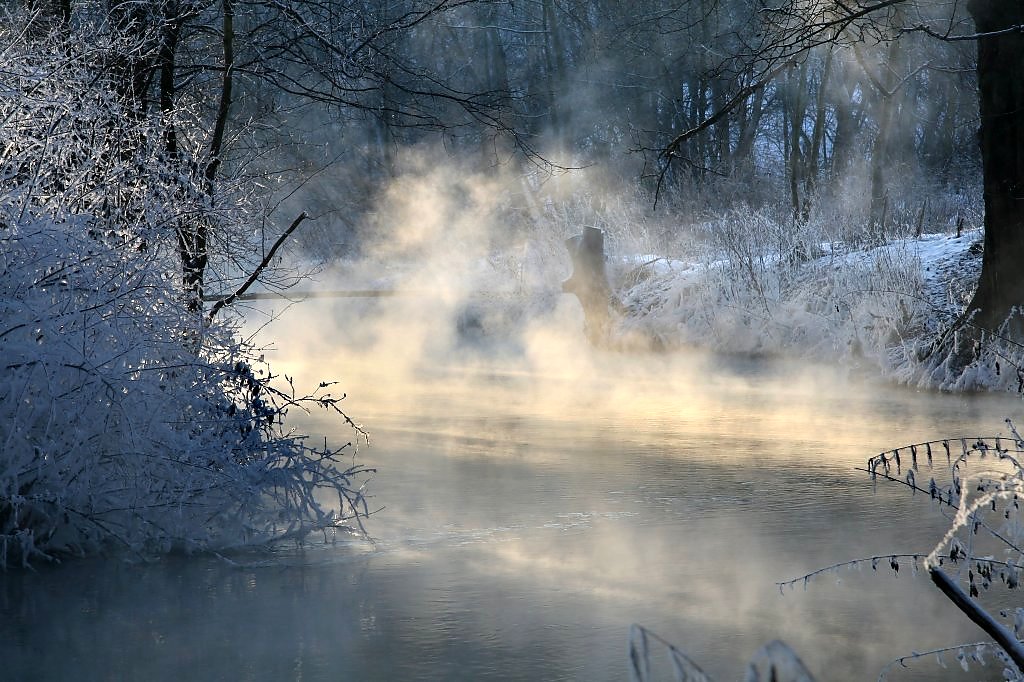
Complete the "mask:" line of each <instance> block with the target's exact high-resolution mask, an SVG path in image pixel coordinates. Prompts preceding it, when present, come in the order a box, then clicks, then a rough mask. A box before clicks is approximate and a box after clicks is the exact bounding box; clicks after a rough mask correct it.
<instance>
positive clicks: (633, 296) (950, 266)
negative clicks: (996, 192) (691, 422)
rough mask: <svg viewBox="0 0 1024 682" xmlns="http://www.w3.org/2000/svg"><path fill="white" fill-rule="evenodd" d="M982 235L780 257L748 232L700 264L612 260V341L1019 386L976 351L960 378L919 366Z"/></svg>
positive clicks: (919, 381) (957, 301) (928, 380)
mask: <svg viewBox="0 0 1024 682" xmlns="http://www.w3.org/2000/svg"><path fill="white" fill-rule="evenodd" d="M981 237H982V235H981V231H980V230H978V229H974V230H970V231H965V232H963V233H962V234H961V235H960V236H957V235H956V234H944V233H933V234H923V235H921V236H919V237H911V238H906V239H896V240H891V241H888V242H886V243H884V244H882V245H878V246H873V247H868V248H850V247H847V246H846V245H844V244H842V243H824V244H819V245H817V247H816V248H815V249H814V252H813V253H808V252H807V251H809V250H810V249H807V248H806V247H805V248H804V249H793V250H791V251H789V252H781V253H780V250H779V249H775V250H772V249H761V250H758V249H756V248H755V247H756V246H757V244H758V240H757V238H756V236H755V237H754V238H751V239H747V240H744V241H743V242H742V243H737V244H736V245H735V246H734V247H733V248H731V249H723V250H719V252H717V253H716V252H714V251H709V252H708V255H707V256H706V257H704V258H703V259H702V260H680V259H672V258H663V257H656V256H631V257H624V258H620V259H617V260H616V263H617V267H615V268H614V274H613V277H614V278H615V281H614V283H613V284H614V286H615V288H616V289H617V291H618V293H619V296H620V298H621V300H622V303H623V305H624V315H623V318H622V321H621V325H620V326H619V328H618V329H617V330H616V338H618V339H621V340H623V341H624V342H625V343H627V344H628V343H631V342H634V343H635V342H640V343H650V344H651V345H653V346H654V347H658V348H667V349H671V348H675V347H683V346H703V347H710V348H713V349H715V350H721V351H724V352H730V353H756V354H778V355H790V356H792V355H797V356H801V357H811V358H814V359H817V360H824V361H830V362H834V361H843V362H848V363H851V364H853V365H859V366H865V365H875V366H877V367H878V368H880V369H881V371H883V372H884V373H885V374H886V375H887V376H890V377H892V378H894V379H897V380H899V381H901V382H907V383H912V384H915V385H921V386H929V387H938V388H947V389H976V388H989V389H1001V388H1006V389H1014V390H1016V388H1017V383H1018V382H1017V377H1016V373H1015V372H1006V371H1002V370H1003V369H1005V367H1001V368H999V369H997V368H996V367H995V365H994V364H993V363H994V361H992V362H988V363H987V364H985V360H984V359H981V360H979V361H978V363H977V366H975V367H972V368H969V370H968V372H965V373H963V375H961V376H959V377H951V376H945V375H943V374H942V373H941V372H937V373H936V372H931V373H927V374H925V373H922V371H921V368H920V366H919V360H918V358H919V356H920V355H921V352H922V350H923V349H924V348H926V347H927V346H928V345H929V344H930V343H931V342H933V341H934V339H935V338H936V337H937V335H939V334H940V333H941V332H942V330H943V329H945V328H946V326H947V325H948V323H949V322H951V321H952V320H953V319H955V318H956V317H957V316H958V315H959V314H960V313H961V312H963V310H964V307H965V306H966V304H967V302H968V301H969V299H970V295H971V293H972V292H973V288H974V286H975V283H976V281H977V277H978V273H979V271H980V268H981ZM1006 364H1008V363H1005V362H1004V366H1005V365H1006ZM1010 375H1012V376H1010Z"/></svg>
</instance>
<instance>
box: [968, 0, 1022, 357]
mask: <svg viewBox="0 0 1024 682" xmlns="http://www.w3.org/2000/svg"><path fill="white" fill-rule="evenodd" d="M968 9H969V11H970V13H971V15H972V16H973V17H974V23H975V25H976V27H977V31H978V32H979V33H994V32H997V31H1000V30H1003V29H1007V28H1009V27H1012V26H1019V25H1022V24H1024V3H1021V2H1019V1H1018V0H972V2H971V3H970V4H969V5H968ZM1022 73H1024V34H1021V32H1020V31H1011V32H1009V33H1005V34H1002V35H992V36H989V37H983V38H981V39H980V40H979V41H978V98H979V109H980V113H981V129H980V134H979V141H980V144H981V158H982V167H983V171H984V194H985V243H984V246H985V251H984V255H983V257H982V267H981V277H980V279H979V282H978V289H977V291H976V292H975V294H974V298H973V299H972V301H971V303H970V305H969V306H968V311H967V312H968V314H969V315H973V319H972V321H973V323H974V324H975V325H977V326H980V327H982V328H985V329H989V330H995V329H997V328H998V327H999V326H1000V325H1001V324H1002V323H1003V322H1005V321H1006V320H1007V319H1008V318H1009V317H1010V315H1011V313H1013V312H1014V308H1015V307H1016V306H1020V305H1022V304H1024V79H1022V78H1021V74H1022ZM1014 317H1015V320H1014V324H1013V328H1012V329H1011V330H1010V331H1011V333H1012V334H1013V335H1014V336H1015V337H1016V338H1017V340H1020V339H1021V338H1024V334H1021V332H1022V325H1021V324H1020V315H1015V316H1014Z"/></svg>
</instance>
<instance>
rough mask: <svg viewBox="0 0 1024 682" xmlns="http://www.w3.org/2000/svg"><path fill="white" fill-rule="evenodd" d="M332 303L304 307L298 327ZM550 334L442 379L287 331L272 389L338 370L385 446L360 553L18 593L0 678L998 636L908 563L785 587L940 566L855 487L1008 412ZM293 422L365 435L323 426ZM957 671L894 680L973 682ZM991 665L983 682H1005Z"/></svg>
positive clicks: (311, 676) (105, 562) (542, 676)
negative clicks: (913, 561) (918, 561)
mask: <svg viewBox="0 0 1024 682" xmlns="http://www.w3.org/2000/svg"><path fill="white" fill-rule="evenodd" d="M341 305H346V304H341V303H338V304H330V303H326V302H314V301H310V302H307V303H304V304H302V305H301V306H298V307H297V308H296V309H293V310H292V311H289V313H287V315H294V316H295V317H292V318H287V317H286V319H289V320H290V323H289V327H288V328H290V329H293V330H298V329H302V328H304V324H305V322H304V321H305V320H312V319H316V318H317V316H321V315H323V316H326V315H328V314H336V313H337V306H341ZM318 306H319V307H318ZM332 306H334V307H332ZM332 311H333V312H332ZM563 331H565V330H563ZM545 334H547V335H546V336H545V335H534V336H533V337H532V338H534V339H535V340H536V339H539V338H541V337H543V338H544V339H546V345H544V352H541V351H540V350H538V349H539V348H540V347H541V345H542V344H525V345H524V346H522V347H520V348H519V349H517V350H515V351H512V352H506V353H504V354H501V355H498V356H492V355H489V354H485V353H481V352H480V351H479V350H478V349H471V348H470V349H467V348H461V349H460V348H456V349H455V350H454V351H453V352H451V353H450V354H447V355H445V356H444V357H443V358H434V359H433V360H432V361H430V362H428V361H426V359H425V357H424V356H423V355H419V354H416V353H412V351H411V350H410V351H409V352H408V353H404V354H403V353H402V352H400V348H401V344H402V339H401V336H400V335H399V338H397V339H395V338H394V337H392V344H391V346H389V349H388V350H387V351H386V352H384V351H382V350H381V349H378V350H377V351H375V353H374V354H372V355H370V354H366V355H361V354H359V353H358V352H356V351H355V350H353V349H352V348H346V347H344V346H339V347H337V348H335V349H334V351H331V352H328V350H327V348H328V346H329V345H330V343H331V341H330V340H329V339H327V338H325V337H322V336H316V337H315V338H314V335H308V336H303V335H301V334H298V333H295V334H293V335H291V338H289V339H288V340H287V343H281V344H279V346H280V347H281V348H282V350H281V351H278V352H277V353H275V357H274V358H272V359H273V361H274V363H275V366H276V367H277V368H278V370H279V371H283V372H287V373H288V374H289V375H296V376H297V377H298V382H302V381H304V380H308V379H310V378H311V377H314V376H317V377H325V378H326V377H337V378H338V379H339V380H340V381H341V385H342V387H343V389H344V390H345V391H346V392H347V393H348V394H349V396H350V397H349V399H348V400H347V401H346V403H347V408H348V411H349V412H350V414H351V415H352V416H353V417H355V418H357V419H358V420H359V421H360V422H361V423H362V424H364V425H365V426H366V428H367V429H368V431H369V432H370V437H371V444H370V446H369V447H361V448H360V452H359V460H360V461H362V462H363V463H365V464H367V465H368V466H372V467H376V468H377V469H378V470H379V473H378V474H377V475H376V477H375V478H374V479H373V480H372V481H371V482H370V484H369V491H370V494H371V499H370V506H371V509H379V510H380V511H378V512H377V513H375V514H373V515H372V516H371V517H370V519H369V520H368V521H367V528H368V531H369V533H370V535H371V536H372V538H373V539H372V542H368V541H365V540H351V539H345V538H339V539H338V540H337V541H336V542H333V543H326V544H325V543H322V542H317V541H314V542H313V543H312V544H311V545H308V546H306V547H305V548H303V549H296V548H292V547H284V548H281V549H279V550H277V551H276V552H274V553H273V554H270V555H268V554H246V555H238V556H232V557H231V562H229V561H225V560H221V559H218V558H211V557H172V558H167V559H162V560H159V561H156V562H154V563H151V564H143V565H139V564H131V563H127V562H124V561H122V560H119V559H115V558H106V559H102V558H101V559H88V560H80V561H69V562H67V563H66V564H65V565H62V566H58V567H40V568H39V569H38V570H37V571H11V572H8V573H6V574H4V575H3V576H2V578H0V661H2V662H3V663H2V666H3V667H2V671H0V678H2V679H5V680H7V679H10V680H69V679H75V680H268V681H269V680H275V681H278V680H348V679H363V680H414V679H415V680H421V679H422V680H473V679H512V680H554V679H574V680H623V679H628V667H627V646H628V634H629V626H630V624H632V623H640V624H643V625H644V626H646V627H648V628H650V629H652V630H653V631H655V632H657V633H658V634H659V635H661V636H662V637H664V638H665V639H667V640H669V641H671V642H674V643H675V644H676V645H677V646H679V647H680V648H681V649H682V650H683V651H685V652H686V653H687V654H688V655H690V656H692V657H693V658H694V659H695V660H696V661H698V662H699V663H700V664H701V665H702V667H704V668H705V670H707V671H708V672H709V673H710V674H712V675H714V676H715V677H716V679H721V680H730V679H737V678H739V677H741V676H742V671H743V668H744V666H745V664H746V661H747V660H748V659H749V658H750V656H751V655H752V654H753V653H754V652H755V650H756V649H758V648H759V647H760V646H761V645H762V644H764V643H765V642H767V641H769V640H771V639H774V638H779V639H782V640H784V641H786V642H787V643H788V644H790V645H791V646H792V647H793V648H794V649H795V650H796V651H797V652H798V653H799V654H800V655H801V657H802V658H803V660H804V661H805V663H806V664H807V665H808V667H809V668H810V669H811V671H812V672H813V673H814V674H815V675H817V676H818V679H820V680H863V679H874V677H875V676H876V675H877V673H878V671H879V670H880V669H881V668H882V667H883V666H884V665H885V664H886V663H888V662H889V661H891V660H892V659H894V658H896V657H898V656H901V655H906V654H909V653H910V652H911V651H914V650H916V651H923V650H927V649H930V648H935V647H943V646H948V645H952V644H956V643H959V642H973V641H976V640H980V639H984V637H983V636H982V635H981V634H980V632H977V631H975V629H974V628H973V626H972V625H971V624H970V623H968V622H967V621H966V619H965V618H964V617H963V616H962V615H961V614H960V613H959V612H958V611H957V610H956V609H955V607H954V606H952V605H951V604H950V603H949V602H947V601H946V600H945V599H943V598H942V597H941V595H939V594H938V592H937V591H936V590H935V589H934V588H933V587H932V586H931V584H930V582H929V581H928V580H927V579H926V578H925V577H923V576H918V577H913V576H912V575H910V571H909V570H905V571H901V572H900V573H899V575H898V576H895V575H894V574H893V573H892V572H891V571H890V570H888V569H887V568H886V570H882V569H881V567H880V569H879V570H878V571H877V572H875V571H872V570H871V569H870V568H865V569H863V570H862V571H856V570H854V571H848V570H845V569H843V570H840V571H838V572H835V573H831V574H828V575H825V576H824V577H822V578H819V579H817V580H815V581H812V582H811V583H810V585H809V587H808V588H807V589H806V590H804V589H803V588H798V589H796V590H786V591H785V594H780V590H779V589H778V587H777V586H776V585H775V583H776V581H781V580H785V579H789V578H794V577H797V576H800V575H802V574H804V573H807V572H810V571H813V570H815V569H818V568H821V567H824V566H827V565H830V564H832V563H835V562H841V561H844V560H847V559H852V558H857V557H863V556H870V555H873V554H879V553H891V552H927V551H929V550H930V549H931V548H932V547H933V546H934V544H935V543H936V542H937V541H938V540H939V538H940V537H941V535H942V532H943V531H944V530H945V528H946V527H947V525H948V521H947V520H946V519H945V518H944V517H943V516H942V515H941V514H940V513H939V511H937V510H936V508H934V507H933V506H931V503H930V502H929V501H928V499H927V496H922V495H918V496H916V497H912V496H911V495H910V494H909V492H908V491H907V490H906V489H902V488H901V489H896V488H895V487H887V486H885V485H883V484H880V485H879V486H878V487H877V490H876V489H875V488H874V487H873V485H872V483H871V482H870V481H869V479H868V476H867V475H866V474H865V473H863V472H861V471H856V470H855V467H858V466H861V467H862V466H864V464H865V462H866V459H867V458H868V457H869V456H870V455H872V454H875V453H877V452H878V451H880V450H883V449H887V448H890V447H896V446H899V445H902V444H906V443H912V442H920V441H923V440H927V439H930V438H937V437H942V436H961V435H966V436H975V435H981V434H993V435H994V434H995V433H998V432H999V431H1000V430H1003V429H1005V427H1004V426H1003V423H1002V420H1003V418H1004V417H1008V416H1009V417H1013V416H1015V415H1018V414H1019V412H1020V407H1021V405H1020V402H1019V399H1013V398H1011V397H1004V396H992V395H983V396H958V395H944V394H935V393H918V392H912V391H908V390H904V389H900V388H896V387H892V386H889V385H884V384H881V383H871V382H870V381H867V380H864V379H854V378H850V377H848V376H847V374H846V372H842V371H839V370H837V369H835V368H827V367H808V366H806V365H800V364H797V363H793V362H783V361H775V360H756V359H743V358H723V357H719V356H713V355H698V354H674V355H623V354H614V353H602V352H596V351H591V350H589V349H588V348H586V346H585V345H583V343H582V341H579V340H578V338H577V337H574V336H573V335H572V334H564V335H562V336H558V335H556V334H554V332H550V333H549V332H545ZM335 340H336V339H335ZM407 340H409V343H413V338H412V337H407ZM420 340H421V339H419V338H418V337H417V338H416V339H415V342H416V343H419V342H420ZM417 347H419V346H417ZM278 356H279V357H278ZM297 423H298V424H299V426H300V428H301V429H302V430H303V431H304V432H307V433H312V434H320V433H327V434H328V437H329V438H333V439H350V438H351V432H350V431H346V430H345V429H343V428H342V425H340V424H339V423H337V422H336V421H329V420H327V419H326V418H325V417H324V416H323V415H313V416H312V417H309V418H304V419H299V420H298V421H297ZM945 658H946V662H947V665H948V668H942V667H940V666H939V665H938V664H937V663H936V662H935V659H934V657H929V658H926V659H924V660H921V661H918V662H915V663H913V665H912V667H911V668H910V669H909V670H904V669H900V670H895V671H893V675H892V678H891V679H915V678H916V679H938V678H940V677H942V676H947V677H949V679H966V678H964V677H962V673H961V671H960V668H959V666H958V665H957V663H956V661H955V658H954V654H947V655H946V657H945ZM988 661H989V664H988V665H987V666H986V667H985V668H977V667H972V669H971V674H970V676H969V678H970V679H978V678H979V677H982V678H985V677H986V676H987V677H988V678H991V679H998V678H1000V674H999V673H1000V671H1001V666H1000V665H998V664H997V663H996V662H995V661H994V659H993V658H992V657H991V656H989V657H988ZM658 662H660V658H659V659H658ZM666 679H667V678H666Z"/></svg>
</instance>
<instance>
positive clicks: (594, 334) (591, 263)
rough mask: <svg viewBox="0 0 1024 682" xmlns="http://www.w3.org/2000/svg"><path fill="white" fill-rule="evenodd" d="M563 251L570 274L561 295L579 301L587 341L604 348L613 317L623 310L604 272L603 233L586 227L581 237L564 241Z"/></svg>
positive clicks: (563, 285) (577, 236) (594, 228)
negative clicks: (567, 253) (569, 259)
mask: <svg viewBox="0 0 1024 682" xmlns="http://www.w3.org/2000/svg"><path fill="white" fill-rule="evenodd" d="M565 248H566V249H567V250H568V251H569V255H570V256H571V257H572V267H573V270H572V275H571V276H570V277H569V279H567V280H565V282H563V283H562V291H564V292H565V293H569V294H575V296H576V298H578V299H579V302H580V305H581V306H582V307H583V319H584V330H585V332H586V335H587V339H588V340H589V341H590V342H591V343H592V344H594V345H604V344H606V343H607V341H608V332H609V330H610V327H611V321H612V317H613V315H614V314H617V313H618V311H619V310H621V307H622V304H621V303H619V300H618V298H617V297H616V296H615V294H614V293H613V292H612V288H611V286H610V285H609V284H608V276H607V274H606V272H605V256H604V232H602V231H601V230H599V229H597V228H596V227H586V228H584V229H583V234H581V235H576V236H575V237H569V238H568V239H566V240H565Z"/></svg>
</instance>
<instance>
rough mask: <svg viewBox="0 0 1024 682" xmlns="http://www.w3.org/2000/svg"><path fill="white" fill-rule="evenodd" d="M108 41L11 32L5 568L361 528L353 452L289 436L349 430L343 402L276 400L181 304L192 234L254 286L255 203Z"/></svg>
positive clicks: (2, 457)
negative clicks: (310, 420)
mask: <svg viewBox="0 0 1024 682" xmlns="http://www.w3.org/2000/svg"><path fill="white" fill-rule="evenodd" d="M92 28H93V29H94V32H93V33H92V34H89V35H90V38H91V42H90V43H89V44H85V45H82V44H78V43H76V42H75V41H68V40H64V39H61V38H60V37H59V36H42V37H39V36H34V37H31V38H29V37H26V36H27V35H28V34H27V33H25V32H19V31H18V29H17V23H16V22H14V21H13V20H12V21H10V22H7V24H6V25H5V26H3V27H0V38H2V39H3V41H2V45H0V47H2V49H0V94H2V96H0V567H6V566H9V565H13V564H28V563H30V562H32V561H34V560H39V559H56V558H59V557H60V556H62V555H65V554H69V553H74V554H83V553H87V552H94V551H100V550H104V549H107V548H111V547H120V548H124V549H126V550H128V551H131V552H136V553H140V554H151V553H158V552H166V551H176V550H182V551H201V550H216V549H223V548H231V547H237V546H249V545H254V544H259V543H267V542H272V541H275V540H280V539H284V538H301V537H303V536H305V535H306V534H307V533H309V532H310V531H312V530H315V529H326V528H329V527H335V526H339V525H344V524H346V523H349V522H351V523H355V524H357V525H358V523H359V520H360V517H361V515H362V514H363V513H365V511H366V509H365V506H364V505H363V501H362V493H361V477H362V475H363V474H364V473H365V470H364V469H363V468H362V467H360V466H358V465H356V464H355V463H354V462H353V461H351V459H350V455H351V453H349V452H348V448H349V447H350V446H345V447H344V448H342V449H331V448H328V447H327V446H326V445H325V446H324V448H323V449H317V448H313V447H311V446H310V445H309V443H308V442H307V441H306V440H305V439H304V438H303V437H301V436H299V435H297V434H293V433H291V432H289V431H288V430H286V428H285V426H284V425H283V419H284V417H285V415H286V413H287V411H288V409H289V408H291V407H298V408H303V409H304V408H307V407H316V408H325V409H329V410H333V411H335V412H336V413H337V414H338V415H339V418H341V419H345V420H348V418H347V417H345V416H344V413H342V412H341V410H340V406H339V404H338V403H339V399H338V398H335V397H332V396H331V395H330V394H329V393H326V392H325V391H326V389H327V388H328V385H327V384H322V385H321V386H320V387H319V388H318V389H317V391H315V392H313V393H312V394H310V395H305V396H303V395H301V394H298V395H297V394H296V393H295V391H294V389H292V388H291V387H290V385H289V386H288V388H287V389H286V390H279V389H277V388H275V387H274V384H273V377H272V376H271V374H270V370H269V368H268V367H266V366H264V365H263V363H262V359H261V356H260V354H259V352H258V350H257V349H256V348H254V347H253V346H252V345H251V344H249V343H247V342H245V341H244V340H242V339H240V338H238V331H239V330H238V327H237V321H233V320H232V319H231V318H230V317H228V318H217V319H211V318H210V317H208V316H207V315H205V314H204V313H203V312H202V311H198V310H196V305H195V304H196V298H195V297H194V295H191V296H190V295H189V294H190V293H191V292H185V291H183V285H182V268H183V266H184V264H183V254H184V253H192V252H193V251H187V250H186V249H184V248H183V247H182V244H181V243H180V242H181V239H182V238H183V235H186V234H193V235H194V234H196V233H195V231H188V230H184V229H182V227H181V226H183V225H188V224H195V221H205V222H204V223H203V224H204V225H207V226H209V229H208V230H207V231H206V232H205V233H204V234H205V235H207V236H208V239H209V246H210V248H211V249H212V248H213V247H217V246H219V245H223V246H224V249H222V250H219V251H217V252H216V255H218V256H219V257H220V258H221V259H222V261H223V262H225V263H229V264H230V266H231V267H233V268H235V269H236V270H243V269H244V267H245V262H246V261H244V260H241V259H239V258H235V255H236V254H238V253H241V252H244V251H247V250H248V251H249V252H250V254H251V253H252V252H254V249H253V248H252V245H251V242H250V241H249V240H250V239H251V235H252V230H248V232H246V231H243V230H240V229H239V226H240V225H243V224H244V220H245V216H246V212H245V206H244V203H243V202H244V199H245V197H244V196H243V193H240V192H238V191H236V190H237V189H238V187H233V186H232V185H231V183H226V182H225V183H222V184H221V185H218V187H217V191H212V190H211V188H210V186H209V183H208V182H207V180H208V179H207V178H204V177H203V174H202V173H201V172H200V171H199V170H198V168H199V165H198V164H196V163H193V162H189V161H187V157H188V146H187V144H186V143H185V142H182V144H181V148H180V149H179V152H180V153H179V154H178V155H177V156H176V157H174V158H171V157H169V156H168V154H167V153H166V145H164V144H163V141H164V140H165V136H166V131H167V130H168V129H167V127H166V125H167V122H168V118H174V119H176V120H179V121H181V120H185V119H188V118H189V117H192V118H193V119H195V120H199V119H200V118H201V117H200V114H199V113H196V112H190V111H186V110H182V111H174V112H168V111H164V112H162V113H161V114H160V115H152V114H149V115H146V114H144V112H143V113H140V112H138V111H133V110H131V109H130V107H129V106H128V104H127V103H126V100H125V98H124V97H119V96H118V95H117V92H116V87H115V85H116V84H115V82H114V81H113V80H112V79H111V78H110V73H109V72H110V69H109V68H108V69H107V70H104V68H103V67H104V65H109V64H111V63H113V62H114V61H115V58H116V57H117V56H118V54H121V55H123V54H131V53H130V49H132V46H133V45H134V47H135V48H139V49H141V48H140V45H142V44H141V43H135V44H130V45H128V46H127V47H126V45H125V44H124V43H123V40H121V39H120V38H119V37H118V36H117V35H116V34H109V35H108V34H105V33H104V28H103V27H102V26H96V27H92ZM87 29H89V27H85V28H83V29H82V30H83V31H86V32H88V31H87ZM119 50H120V52H118V51H119ZM125 50H129V52H125ZM190 221H191V222H190ZM247 234H248V235H250V236H249V237H247ZM203 248H204V249H205V248H206V245H205V244H204V245H203ZM256 253H258V251H257V252H256ZM348 423H349V424H350V425H351V426H352V427H353V428H354V429H355V430H356V435H357V436H358V435H359V429H358V427H356V425H355V424H354V423H352V422H351V421H350V420H348Z"/></svg>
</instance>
